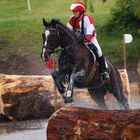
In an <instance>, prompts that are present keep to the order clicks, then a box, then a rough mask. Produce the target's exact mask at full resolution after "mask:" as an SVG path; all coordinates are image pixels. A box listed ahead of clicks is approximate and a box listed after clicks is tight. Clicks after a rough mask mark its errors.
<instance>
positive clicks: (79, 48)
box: [41, 19, 129, 109]
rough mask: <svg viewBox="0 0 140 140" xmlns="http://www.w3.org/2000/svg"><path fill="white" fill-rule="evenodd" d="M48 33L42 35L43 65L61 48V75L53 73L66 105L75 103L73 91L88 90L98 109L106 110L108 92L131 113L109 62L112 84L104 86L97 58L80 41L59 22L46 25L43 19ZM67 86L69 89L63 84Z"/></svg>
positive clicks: (59, 63) (119, 80)
mask: <svg viewBox="0 0 140 140" xmlns="http://www.w3.org/2000/svg"><path fill="white" fill-rule="evenodd" d="M43 24H44V26H45V31H44V32H43V34H42V36H43V48H42V52H41V57H42V59H43V60H44V61H47V60H48V59H49V58H50V55H51V53H54V52H55V51H57V49H59V48H60V50H61V53H60V56H59V60H58V68H59V70H58V71H55V72H53V73H52V77H53V79H54V81H55V83H56V86H57V89H58V91H59V92H60V94H62V96H63V98H64V100H65V103H69V102H73V98H72V97H73V88H74V86H75V87H79V88H83V87H86V88H87V89H88V91H89V94H90V96H91V97H92V98H93V99H94V100H95V102H96V103H97V104H98V105H99V107H100V109H106V108H107V106H106V104H105V100H104V96H105V95H106V93H107V91H109V92H110V93H112V94H113V96H114V97H115V98H116V99H117V101H118V103H119V104H120V105H121V106H123V107H124V108H125V109H128V108H129V106H128V102H127V99H126V98H125V97H124V95H123V93H122V82H121V79H120V75H119V73H118V71H117V70H116V68H115V67H114V66H113V65H112V64H111V63H110V62H109V61H108V60H107V59H106V62H107V64H108V72H109V74H110V81H109V82H103V81H102V79H101V71H100V68H99V65H98V63H97V61H96V57H95V56H94V54H92V53H91V51H90V50H89V48H88V45H86V44H85V43H84V41H83V39H82V38H81V37H79V36H78V35H76V34H75V33H74V32H73V31H71V30H70V29H68V28H67V26H65V25H64V24H62V23H61V22H60V21H58V20H55V19H52V20H51V21H50V22H47V21H46V20H45V19H43ZM65 82H67V83H68V87H67V89H66V88H65V87H64V83H65Z"/></svg>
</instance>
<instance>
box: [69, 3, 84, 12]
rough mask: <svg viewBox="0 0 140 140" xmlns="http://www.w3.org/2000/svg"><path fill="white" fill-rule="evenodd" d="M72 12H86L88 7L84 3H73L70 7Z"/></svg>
mask: <svg viewBox="0 0 140 140" xmlns="http://www.w3.org/2000/svg"><path fill="white" fill-rule="evenodd" d="M70 10H71V11H84V12H85V11H86V7H85V5H84V4H83V3H82V2H79V1H77V2H73V3H72V4H71V6H70Z"/></svg>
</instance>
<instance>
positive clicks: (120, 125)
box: [46, 108, 140, 140]
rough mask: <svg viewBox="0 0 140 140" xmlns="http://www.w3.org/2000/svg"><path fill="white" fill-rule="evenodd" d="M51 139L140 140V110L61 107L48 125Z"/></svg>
mask: <svg viewBox="0 0 140 140" xmlns="http://www.w3.org/2000/svg"><path fill="white" fill-rule="evenodd" d="M46 133H47V140H97V139H98V140H139V139H140V109H139V110H105V111H101V110H94V109H87V108H61V109H60V110H58V111H57V112H55V113H54V114H53V115H52V116H51V118H50V119H49V122H48V127H47V131H46Z"/></svg>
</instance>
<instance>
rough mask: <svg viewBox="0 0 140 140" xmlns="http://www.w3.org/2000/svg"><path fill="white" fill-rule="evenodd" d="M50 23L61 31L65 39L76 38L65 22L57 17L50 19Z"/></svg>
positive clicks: (71, 40) (71, 39)
mask: <svg viewBox="0 0 140 140" xmlns="http://www.w3.org/2000/svg"><path fill="white" fill-rule="evenodd" d="M51 23H52V25H54V26H55V27H56V28H57V29H58V30H59V31H61V32H63V34H64V36H65V38H66V40H67V41H70V42H72V43H73V42H74V41H75V40H76V34H75V33H74V31H72V30H70V29H69V28H68V27H67V26H66V25H65V24H63V23H62V22H60V20H58V19H52V21H51Z"/></svg>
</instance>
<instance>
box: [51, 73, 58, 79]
mask: <svg viewBox="0 0 140 140" xmlns="http://www.w3.org/2000/svg"><path fill="white" fill-rule="evenodd" d="M51 76H52V78H53V79H54V80H55V79H57V78H58V77H59V74H58V72H52V73H51Z"/></svg>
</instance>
